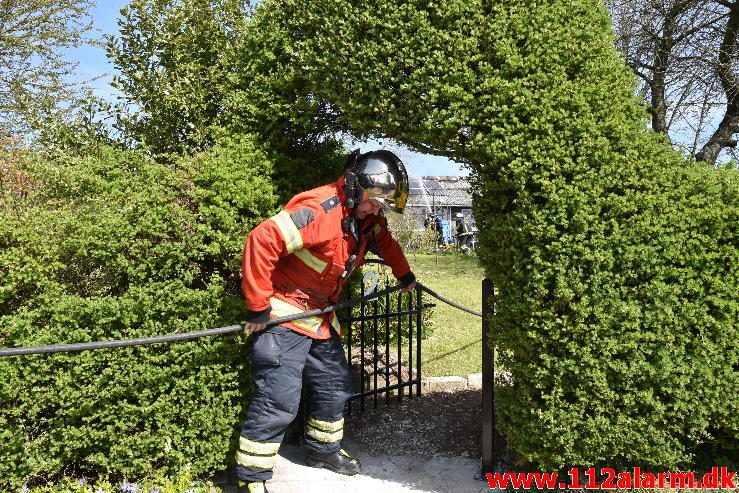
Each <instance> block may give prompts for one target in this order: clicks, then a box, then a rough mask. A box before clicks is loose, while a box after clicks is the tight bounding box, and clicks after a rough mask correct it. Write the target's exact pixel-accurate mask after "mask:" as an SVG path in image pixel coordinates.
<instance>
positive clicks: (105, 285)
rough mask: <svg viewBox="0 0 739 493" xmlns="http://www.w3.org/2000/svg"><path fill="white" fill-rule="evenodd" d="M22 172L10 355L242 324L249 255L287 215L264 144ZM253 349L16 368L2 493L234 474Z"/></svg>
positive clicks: (197, 347) (91, 354)
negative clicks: (258, 227) (278, 211)
mask: <svg viewBox="0 0 739 493" xmlns="http://www.w3.org/2000/svg"><path fill="white" fill-rule="evenodd" d="M14 166H15V167H16V168H20V170H21V171H20V172H23V173H25V174H26V175H27V176H28V177H30V182H31V183H33V186H32V187H31V191H30V192H29V191H28V190H25V191H24V193H23V194H18V193H16V191H14V190H11V189H6V190H4V192H5V193H4V195H3V198H2V199H3V201H2V202H1V203H0V223H1V224H2V228H1V229H0V231H1V232H0V327H2V331H1V332H0V346H2V347H10V346H28V345H40V344H57V343H70V342H87V341H95V340H105V339H119V338H131V337H142V336H152V335H161V334H169V333H174V332H186V331H193V330H200V329H206V328H213V327H217V326H221V325H226V324H230V323H234V322H236V321H239V320H241V318H242V316H243V310H244V306H243V302H242V301H241V296H240V292H239V262H240V258H241V249H242V245H243V241H244V238H245V235H246V233H247V232H248V231H249V230H250V229H251V228H252V227H253V226H254V225H255V224H256V223H257V222H258V221H259V220H261V219H262V218H264V217H265V216H268V215H270V214H271V213H273V212H274V209H275V194H274V193H273V189H272V185H271V182H270V180H269V175H270V173H271V165H270V161H269V159H268V158H267V157H266V156H265V155H264V153H262V152H261V151H260V150H259V148H258V146H257V145H256V144H255V143H254V140H253V139H252V138H250V137H243V138H234V139H229V140H228V141H225V142H223V143H222V144H221V145H220V146H218V147H216V148H214V149H213V150H211V151H209V152H207V153H204V154H200V155H197V156H195V157H192V158H182V159H178V160H176V161H175V162H174V163H172V164H171V165H170V166H163V165H160V164H156V163H154V162H153V161H152V160H151V159H149V158H148V157H147V156H146V155H145V154H144V153H140V152H134V151H117V150H114V149H109V148H101V149H100V150H98V151H96V152H93V153H91V154H89V155H86V156H70V155H65V154H54V155H46V156H42V155H39V154H37V155H35V156H30V157H28V158H27V159H25V160H21V161H20V162H16V163H15V164H14ZM244 342H245V341H244V337H243V336H242V335H238V336H235V337H217V338H208V339H201V340H199V341H196V342H185V343H176V344H169V345H157V346H147V347H136V348H126V349H114V350H100V351H88V352H83V353H73V354H55V355H37V356H22V357H13V358H2V359H0V382H2V384H0V402H2V403H3V405H2V407H1V408H0V455H2V457H3V461H2V462H0V488H2V489H4V490H5V489H8V488H10V487H13V488H15V487H18V486H19V485H21V484H23V483H29V484H31V485H33V484H35V483H39V482H42V481H44V480H46V479H49V478H54V477H58V476H59V475H61V474H75V475H77V476H78V477H80V476H83V475H88V477H92V476H94V475H96V474H102V475H110V476H111V477H113V478H116V477H127V478H132V479H135V478H141V477H143V476H145V475H149V474H153V473H157V474H168V473H173V472H176V471H178V470H179V469H181V468H182V467H184V466H185V465H187V464H190V465H191V467H192V471H193V473H194V474H200V473H202V472H205V471H213V470H216V469H221V468H224V467H225V466H226V465H227V464H228V463H229V462H230V461H231V459H232V453H231V451H232V447H233V444H234V439H235V437H236V433H237V430H238V426H239V424H240V423H239V422H240V418H241V416H242V415H243V412H244V407H245V405H246V403H247V402H248V396H249V392H250V389H249V387H250V383H249V375H248V374H249V372H248V363H247V361H248V350H247V349H246V345H245V344H244Z"/></svg>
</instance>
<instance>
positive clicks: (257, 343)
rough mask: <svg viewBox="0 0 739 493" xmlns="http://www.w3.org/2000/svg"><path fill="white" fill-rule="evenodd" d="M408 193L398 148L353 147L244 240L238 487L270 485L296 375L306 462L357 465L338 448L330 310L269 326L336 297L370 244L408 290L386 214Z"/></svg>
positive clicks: (343, 396) (337, 359)
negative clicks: (244, 392)
mask: <svg viewBox="0 0 739 493" xmlns="http://www.w3.org/2000/svg"><path fill="white" fill-rule="evenodd" d="M407 198H408V175H407V173H406V171H405V167H404V165H403V163H402V162H401V161H400V159H398V157H397V156H395V154H393V153H391V152H389V151H384V150H381V151H374V152H369V153H365V154H360V153H359V151H358V150H357V151H354V152H353V153H351V154H350V155H349V157H348V159H347V165H346V167H345V170H344V175H343V176H342V177H340V178H339V179H338V180H337V181H336V182H334V183H331V184H329V185H325V186H322V187H319V188H315V189H313V190H309V191H307V192H304V193H301V194H298V195H296V196H295V197H293V199H292V200H290V201H289V202H288V203H287V205H286V206H285V208H284V209H283V210H282V211H281V212H280V213H279V214H277V215H275V216H274V217H272V218H270V219H268V220H266V221H264V222H263V223H261V224H260V225H258V226H257V227H256V228H254V230H253V231H252V232H251V233H250V234H249V236H248V237H247V240H246V245H245V247H244V256H243V261H242V291H243V293H244V297H245V298H246V302H247V306H248V313H247V318H246V320H247V323H246V330H247V331H250V332H252V333H253V337H252V340H253V352H252V367H253V371H254V381H255V387H256V390H255V392H254V396H253V398H252V401H251V403H250V405H249V410H248V412H247V415H246V419H245V421H244V424H243V426H242V428H241V436H240V440H239V449H238V452H237V457H236V463H237V464H236V474H237V476H238V480H239V491H242V492H250V493H253V492H264V491H267V490H266V489H265V484H264V482H265V481H266V480H269V479H271V477H272V468H273V466H274V463H275V458H276V456H277V451H278V449H279V447H280V443H281V442H282V438H283V435H284V433H285V429H286V428H287V426H288V425H289V424H290V422H291V421H292V420H293V418H295V416H296V414H297V411H298V405H299V403H300V395H301V384H302V382H303V381H305V383H306V385H307V386H308V396H309V400H308V403H307V406H308V413H309V416H308V419H307V422H306V429H305V441H306V448H307V457H306V463H307V464H308V465H309V466H313V467H321V468H326V469H330V470H332V471H334V472H337V473H340V474H347V475H353V474H356V473H358V472H359V471H360V464H359V461H358V460H357V459H356V458H354V457H352V456H351V454H349V453H348V452H346V451H345V450H344V449H342V447H341V439H342V437H343V429H344V417H343V415H344V405H345V403H346V401H347V400H348V399H349V397H351V390H352V382H351V376H350V372H349V365H348V363H347V361H346V357H345V355H344V350H343V347H342V343H341V339H340V338H339V333H338V332H339V324H338V321H337V320H336V315H335V314H334V313H333V312H332V313H330V314H326V315H321V316H315V317H310V318H304V319H300V320H295V321H293V322H291V323H285V324H283V325H277V326H269V327H267V326H266V323H267V322H268V321H269V320H270V318H276V317H282V316H285V315H293V314H300V313H302V312H304V311H306V310H313V309H315V308H323V307H326V306H328V305H330V304H333V303H336V302H337V301H338V299H339V294H340V293H341V290H342V287H343V286H344V284H345V282H346V280H347V278H348V277H349V275H351V273H352V271H354V270H355V269H357V268H358V267H359V266H361V265H362V264H363V262H364V258H365V254H366V253H367V252H368V251H371V252H373V253H375V254H377V255H378V256H380V257H381V258H382V259H383V260H384V261H385V262H386V263H387V264H388V265H389V266H390V268H391V269H392V272H393V275H394V276H395V277H396V278H397V279H398V281H399V283H400V284H401V286H402V287H403V289H404V290H406V291H407V290H411V289H413V288H414V287H415V276H414V275H413V273H412V272H411V269H410V266H409V265H408V261H407V260H406V258H405V255H404V254H403V251H402V250H401V248H400V246H399V245H398V243H397V242H396V241H395V239H393V237H392V236H391V234H390V232H389V231H388V228H387V220H386V219H385V217H384V212H383V211H384V209H385V208H392V209H394V210H395V211H397V212H400V213H402V212H403V208H404V207H405V203H406V200H407Z"/></svg>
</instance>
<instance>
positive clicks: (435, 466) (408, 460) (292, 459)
mask: <svg viewBox="0 0 739 493" xmlns="http://www.w3.org/2000/svg"><path fill="white" fill-rule="evenodd" d="M344 443H345V446H346V448H347V449H348V450H350V451H352V453H354V454H355V455H356V456H357V458H358V459H359V460H360V462H361V463H362V473H361V474H358V475H356V476H342V475H340V474H335V473H333V472H330V471H327V470H325V469H315V468H312V467H308V466H306V465H305V460H304V449H303V447H301V446H298V445H288V444H284V443H283V444H282V446H281V447H280V453H279V456H278V458H277V464H276V466H275V474H274V479H272V481H268V482H267V487H268V488H269V491H270V493H410V492H414V493H416V492H417V493H420V492H434V493H482V492H485V491H490V489H489V488H488V486H487V483H486V482H483V481H475V479H474V476H475V474H476V473H477V471H478V469H479V465H480V462H479V461H478V460H474V459H470V458H465V457H458V458H457V457H452V458H450V457H434V458H431V459H429V458H419V457H412V456H389V455H380V456H371V455H369V454H367V453H363V452H362V450H361V449H360V448H359V447H358V446H356V445H355V444H352V442H351V441H349V440H347V439H346V438H345V439H344ZM223 490H224V492H226V493H230V492H231V491H233V488H232V487H224V488H223Z"/></svg>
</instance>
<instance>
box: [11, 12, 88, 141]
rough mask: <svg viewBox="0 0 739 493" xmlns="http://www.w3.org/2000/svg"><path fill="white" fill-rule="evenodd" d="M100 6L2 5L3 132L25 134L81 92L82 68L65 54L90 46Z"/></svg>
mask: <svg viewBox="0 0 739 493" xmlns="http://www.w3.org/2000/svg"><path fill="white" fill-rule="evenodd" d="M93 5H94V0H22V1H21V0H2V1H0V132H3V133H4V134H15V135H19V134H23V133H25V132H27V131H28V130H29V128H30V127H31V122H32V121H33V120H34V119H35V118H38V117H39V116H40V115H42V114H44V113H48V112H50V111H54V109H55V108H57V107H58V104H59V103H61V102H64V101H69V100H70V99H71V98H72V97H73V96H74V95H75V94H76V92H77V88H76V87H75V85H74V84H72V83H71V82H69V81H68V79H67V77H68V76H69V75H71V73H72V72H73V70H74V68H75V67H76V64H74V63H72V62H69V61H66V60H65V59H64V57H63V55H62V50H63V49H65V48H69V47H75V46H80V45H81V44H83V43H85V42H87V40H86V38H85V35H86V33H88V32H89V30H90V28H91V23H90V21H89V10H90V8H91V7H92V6H93Z"/></svg>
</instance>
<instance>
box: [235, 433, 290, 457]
mask: <svg viewBox="0 0 739 493" xmlns="http://www.w3.org/2000/svg"><path fill="white" fill-rule="evenodd" d="M239 449H240V450H242V451H244V452H251V453H252V454H261V455H267V454H276V453H277V451H278V450H280V444H279V442H277V443H275V442H253V441H251V440H249V439H247V438H244V437H239Z"/></svg>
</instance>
